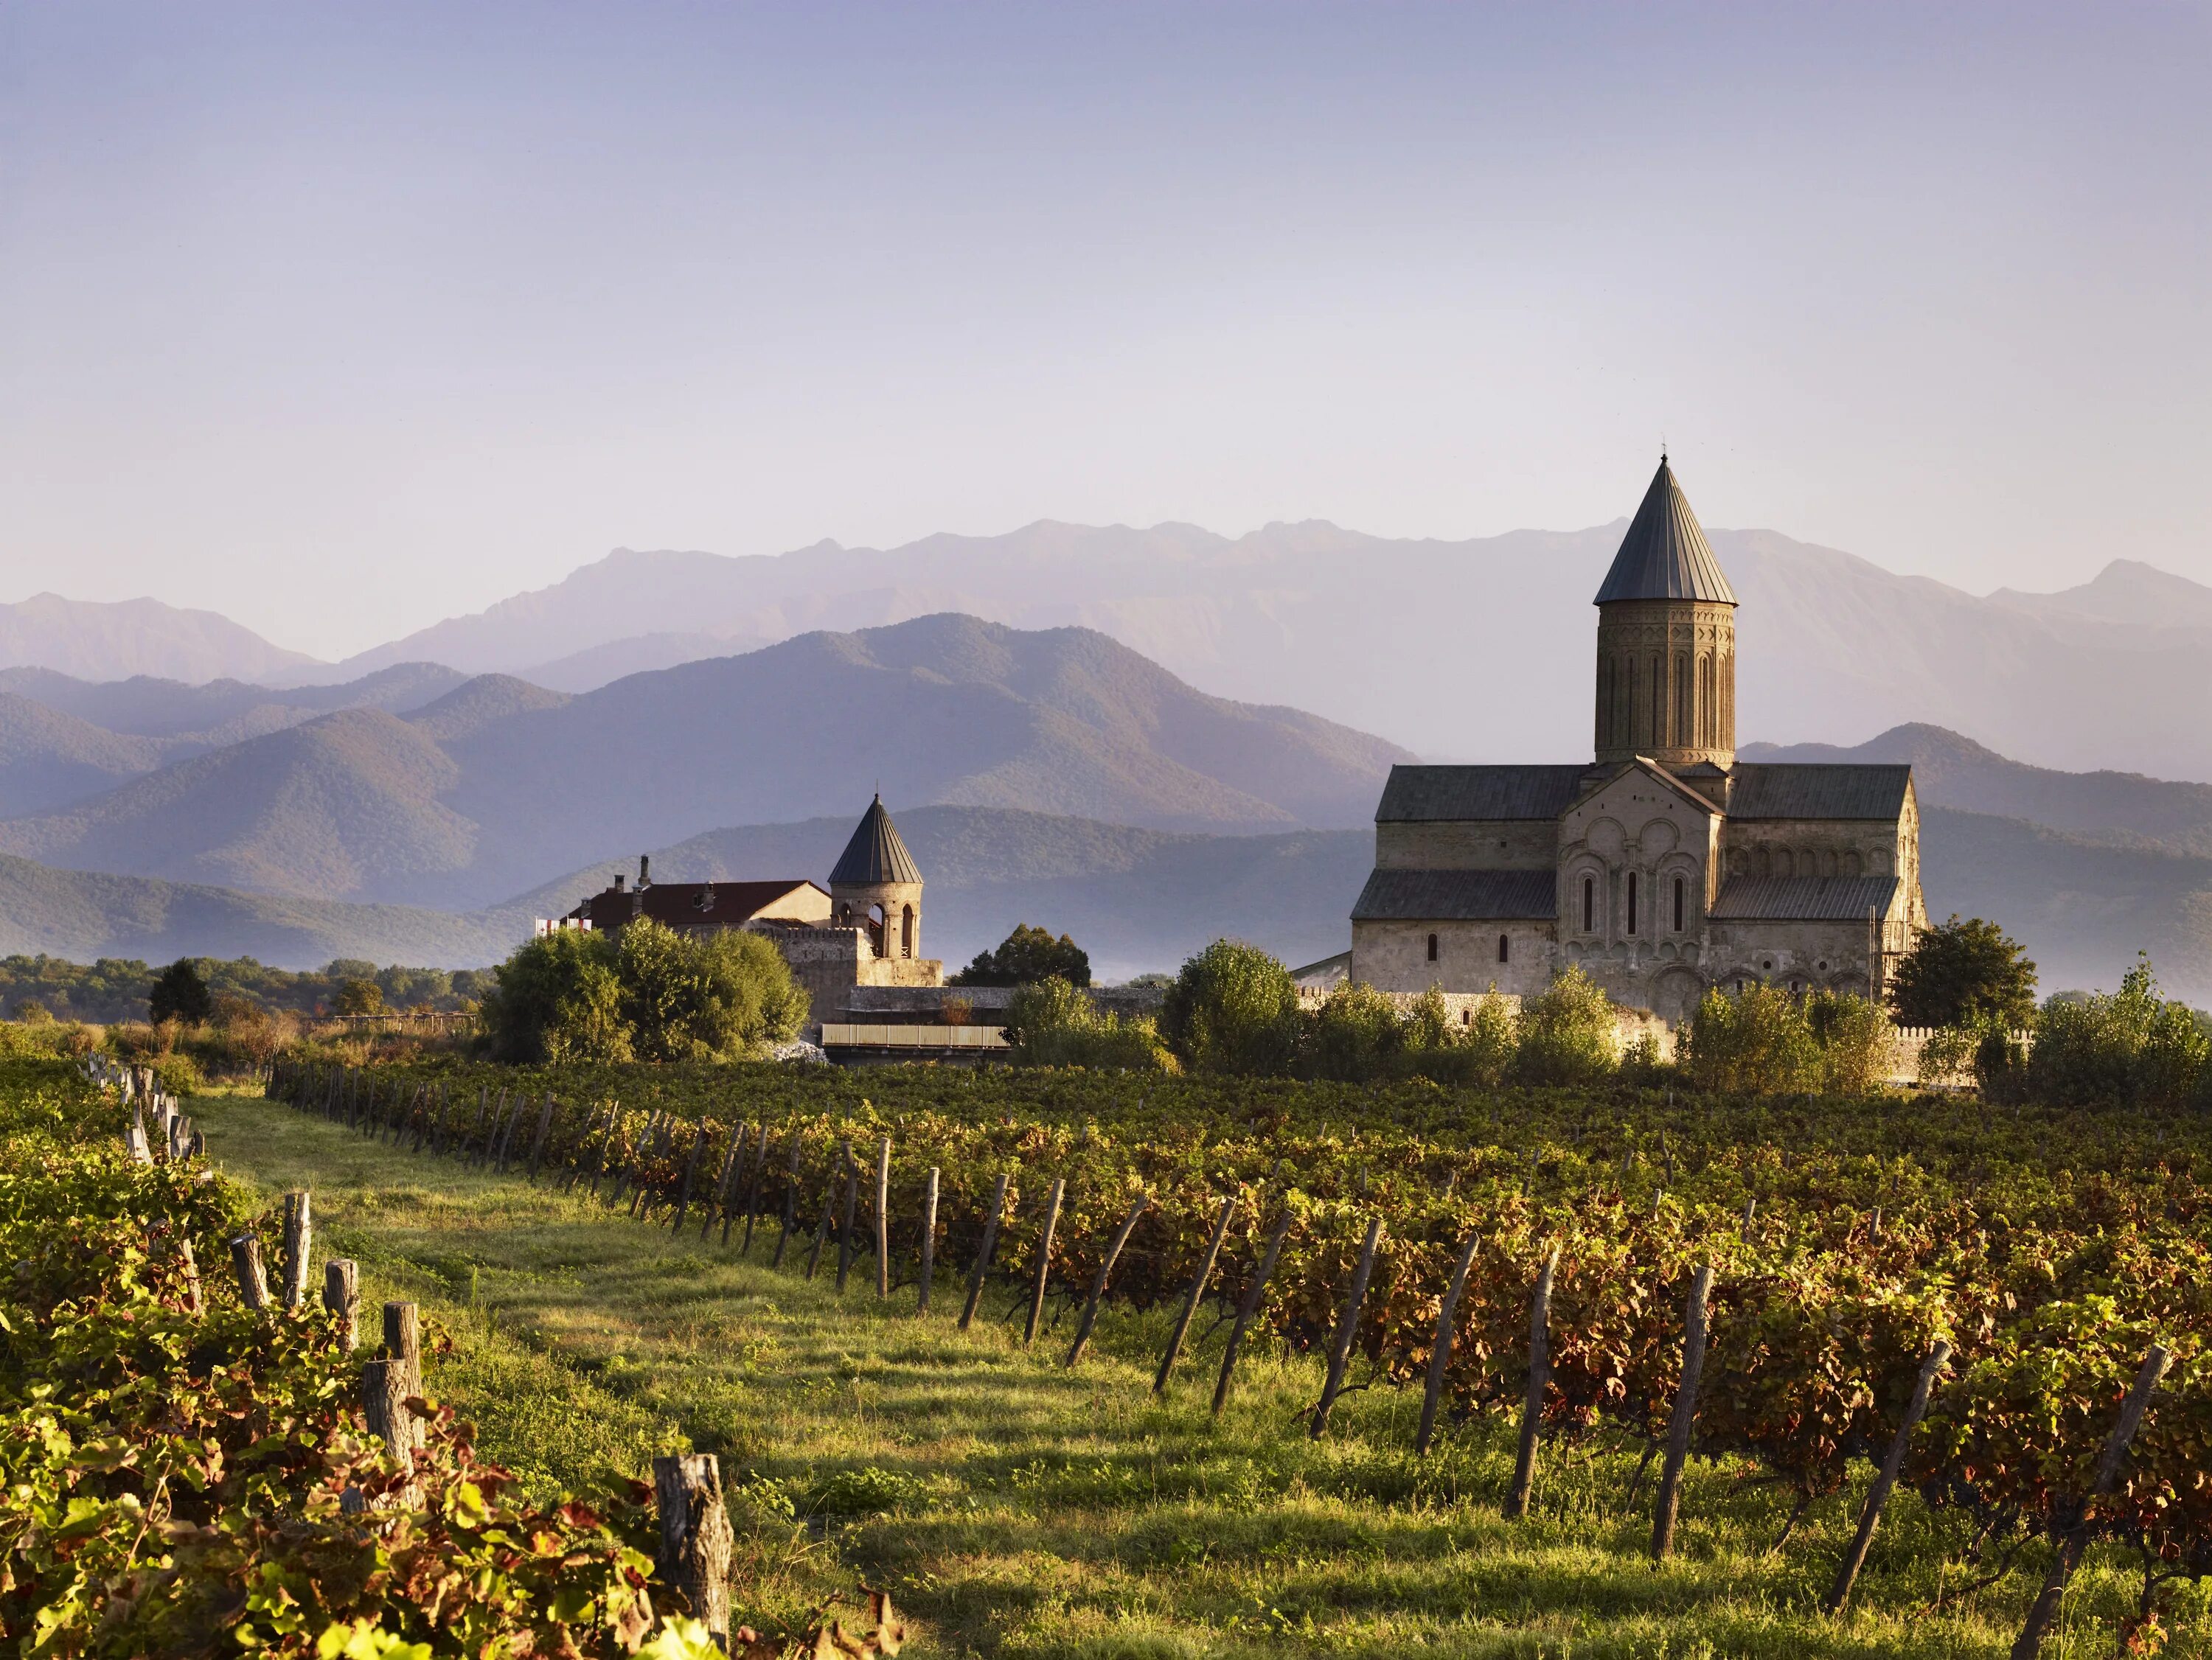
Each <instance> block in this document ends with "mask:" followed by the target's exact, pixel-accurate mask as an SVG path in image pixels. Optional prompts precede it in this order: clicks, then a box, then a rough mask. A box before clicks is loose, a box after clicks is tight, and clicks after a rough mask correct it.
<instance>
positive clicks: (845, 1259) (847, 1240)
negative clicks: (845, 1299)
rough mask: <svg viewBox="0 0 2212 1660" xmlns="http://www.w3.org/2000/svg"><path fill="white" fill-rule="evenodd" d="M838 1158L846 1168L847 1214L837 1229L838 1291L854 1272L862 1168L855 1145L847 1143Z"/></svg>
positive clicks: (842, 1288)
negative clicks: (854, 1249) (854, 1248)
mask: <svg viewBox="0 0 2212 1660" xmlns="http://www.w3.org/2000/svg"><path fill="white" fill-rule="evenodd" d="M838 1157H839V1159H840V1160H841V1161H842V1164H843V1165H844V1167H845V1212H844V1215H843V1217H842V1223H841V1226H840V1227H838V1229H837V1289H838V1290H839V1291H841V1292H842V1291H843V1290H844V1288H845V1276H846V1275H848V1274H850V1273H851V1272H852V1271H853V1227H854V1223H856V1222H858V1221H860V1166H859V1165H857V1164H855V1163H854V1161H853V1144H852V1142H846V1143H845V1145H844V1147H843V1148H842V1150H841V1151H840V1153H839V1154H838Z"/></svg>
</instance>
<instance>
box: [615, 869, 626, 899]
mask: <svg viewBox="0 0 2212 1660" xmlns="http://www.w3.org/2000/svg"><path fill="white" fill-rule="evenodd" d="M625 880H627V879H626V878H625V877H624V876H623V873H622V872H621V871H619V870H617V871H616V872H615V892H616V893H617V894H619V893H621V892H622V891H623V881H625Z"/></svg>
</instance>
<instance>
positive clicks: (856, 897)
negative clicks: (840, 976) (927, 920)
mask: <svg viewBox="0 0 2212 1660" xmlns="http://www.w3.org/2000/svg"><path fill="white" fill-rule="evenodd" d="M829 900H830V904H831V906H833V907H834V908H833V909H832V911H831V912H830V920H831V921H832V922H834V923H836V924H838V925H839V926H841V927H848V928H866V930H868V943H869V946H870V947H871V948H872V950H873V952H874V954H876V955H877V956H878V957H919V956H920V955H921V867H920V866H918V865H916V864H915V862H914V855H913V854H911V853H909V852H908V851H906V842H905V840H904V839H902V837H901V836H900V835H899V833H898V826H896V824H893V823H892V822H891V815H890V814H889V813H887V812H885V811H884V798H883V797H881V796H878V797H876V798H875V800H874V801H873V802H872V803H869V806H868V810H867V811H866V813H864V814H862V815H860V824H859V825H858V826H857V827H855V828H854V831H853V839H852V840H850V841H848V842H847V843H846V844H845V851H843V852H842V854H840V855H839V856H838V858H837V863H836V865H834V866H833V867H832V868H831V869H830V871H829Z"/></svg>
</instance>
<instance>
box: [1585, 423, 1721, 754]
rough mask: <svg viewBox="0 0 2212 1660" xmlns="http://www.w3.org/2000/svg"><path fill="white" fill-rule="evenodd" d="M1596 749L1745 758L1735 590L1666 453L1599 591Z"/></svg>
mask: <svg viewBox="0 0 2212 1660" xmlns="http://www.w3.org/2000/svg"><path fill="white" fill-rule="evenodd" d="M1594 603H1595V605H1596V606H1597V619H1598V621H1597V720H1596V740H1597V742H1596V753H1597V758H1598V760H1601V761H1620V760H1630V759H1632V758H1633V757H1635V756H1638V755H1647V756H1649V757H1650V759H1652V760H1656V761H1658V762H1659V763H1660V764H1661V765H1662V766H1699V765H1703V764H1711V765H1713V766H1732V765H1733V764H1734V763H1735V608H1736V597H1735V590H1734V589H1732V588H1730V587H1729V580H1728V578H1727V577H1726V576H1724V575H1723V574H1722V572H1721V562H1720V560H1717V559H1716V558H1714V557H1713V550H1712V545H1711V543H1710V542H1707V541H1706V540H1705V531H1704V530H1701V529H1699V525H1698V516H1697V515H1696V514H1695V513H1693V512H1691V511H1690V502H1689V499H1688V498H1687V497H1686V496H1685V495H1684V494H1682V487H1681V486H1680V484H1678V483H1677V482H1675V480H1674V469H1673V468H1672V467H1671V466H1669V465H1668V462H1667V457H1666V456H1665V455H1664V454H1663V453H1662V455H1661V456H1660V457H1659V470H1658V471H1657V472H1656V473H1654V474H1653V475H1652V476H1651V484H1650V488H1648V489H1647V490H1645V491H1644V500H1643V502H1642V504H1641V505H1640V506H1638V508H1637V510H1636V517H1635V518H1632V519H1631V520H1630V521H1629V524H1628V534H1627V535H1626V536H1623V537H1622V538H1621V540H1620V552H1619V553H1617V554H1614V555H1613V566H1612V568H1611V569H1610V570H1608V571H1607V573H1605V581H1604V583H1603V584H1602V585H1601V586H1600V587H1599V589H1598V591H1597V598H1596V600H1595V602H1594Z"/></svg>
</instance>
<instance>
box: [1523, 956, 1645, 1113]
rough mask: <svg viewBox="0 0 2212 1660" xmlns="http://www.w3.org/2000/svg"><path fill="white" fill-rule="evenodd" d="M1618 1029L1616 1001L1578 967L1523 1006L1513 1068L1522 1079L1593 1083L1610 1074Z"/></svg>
mask: <svg viewBox="0 0 2212 1660" xmlns="http://www.w3.org/2000/svg"><path fill="white" fill-rule="evenodd" d="M1619 1031H1620V1026H1619V1022H1618V1021H1615V1020H1614V1018H1613V1003H1612V1000H1611V999H1609V998H1608V997H1607V996H1606V995H1605V992H1604V991H1603V990H1602V989H1601V987H1600V986H1599V985H1598V984H1597V982H1596V981H1595V980H1593V979H1592V978H1590V977H1589V975H1588V974H1586V973H1584V972H1583V971H1582V969H1581V968H1580V967H1579V966H1576V967H1571V968H1569V969H1568V970H1567V971H1566V972H1565V973H1563V974H1560V975H1559V976H1558V977H1557V978H1555V979H1553V982H1552V984H1550V986H1549V987H1547V989H1546V990H1545V991H1542V992H1541V994H1539V995H1538V996H1536V997H1530V998H1528V1000H1527V1001H1526V1002H1524V1003H1522V1005H1521V1021H1520V1026H1519V1028H1518V1030H1517V1032H1516V1036H1515V1042H1514V1047H1513V1070H1514V1073H1515V1075H1516V1076H1517V1077H1518V1078H1519V1079H1520V1081H1522V1083H1528V1084H1561V1085H1568V1086H1572V1085H1577V1084H1589V1083H1595V1082H1596V1081H1599V1080H1600V1079H1601V1078H1604V1077H1606V1076H1607V1075H1610V1074H1611V1073H1612V1072H1613V1069H1614V1054H1615V1050H1616V1045H1617V1043H1618V1033H1619Z"/></svg>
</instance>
